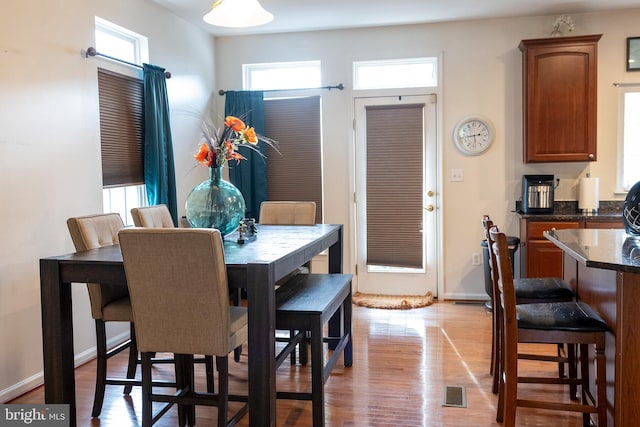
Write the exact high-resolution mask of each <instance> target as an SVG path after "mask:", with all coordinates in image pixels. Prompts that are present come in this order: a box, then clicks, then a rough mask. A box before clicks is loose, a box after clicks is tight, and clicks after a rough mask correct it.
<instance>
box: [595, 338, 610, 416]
mask: <svg viewBox="0 0 640 427" xmlns="http://www.w3.org/2000/svg"><path fill="white" fill-rule="evenodd" d="M604 347H605V336H604V334H599V336H598V337H597V338H596V351H595V353H596V394H597V398H596V399H597V401H598V403H597V405H598V427H607V406H608V405H607V370H606V369H607V366H606V364H607V362H606V359H605V355H604Z"/></svg>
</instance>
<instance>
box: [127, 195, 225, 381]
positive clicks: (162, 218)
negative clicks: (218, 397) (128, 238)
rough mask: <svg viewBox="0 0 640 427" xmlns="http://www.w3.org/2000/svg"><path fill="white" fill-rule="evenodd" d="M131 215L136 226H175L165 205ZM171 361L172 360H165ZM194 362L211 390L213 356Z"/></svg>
mask: <svg viewBox="0 0 640 427" xmlns="http://www.w3.org/2000/svg"><path fill="white" fill-rule="evenodd" d="M131 217H132V218H133V224H134V225H135V226H136V227H147V228H175V225H174V223H173V218H171V212H169V208H168V207H167V205H164V204H161V205H153V206H144V207H139V208H132V209H131ZM165 361H168V362H171V363H173V360H165ZM195 362H196V363H204V364H205V368H206V374H207V391H209V392H213V358H212V357H211V356H205V357H204V358H200V357H198V358H196V359H195Z"/></svg>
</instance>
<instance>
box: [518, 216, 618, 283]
mask: <svg viewBox="0 0 640 427" xmlns="http://www.w3.org/2000/svg"><path fill="white" fill-rule="evenodd" d="M570 228H624V225H623V223H622V220H621V219H619V220H614V219H611V218H605V219H600V220H599V219H597V218H588V219H587V218H578V217H575V218H573V219H571V220H564V221H563V220H555V219H554V220H550V219H544V218H541V219H536V218H530V217H529V218H521V219H520V240H521V247H520V277H563V260H562V250H561V249H560V248H558V247H557V246H556V245H554V244H553V243H551V242H550V241H549V240H547V239H546V238H545V237H544V235H543V232H545V231H548V230H552V229H556V230H563V229H570Z"/></svg>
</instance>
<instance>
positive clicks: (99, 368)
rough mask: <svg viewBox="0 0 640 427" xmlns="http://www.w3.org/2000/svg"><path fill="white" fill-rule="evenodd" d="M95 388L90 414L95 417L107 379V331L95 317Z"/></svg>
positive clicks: (102, 398) (97, 413) (100, 404)
mask: <svg viewBox="0 0 640 427" xmlns="http://www.w3.org/2000/svg"><path fill="white" fill-rule="evenodd" d="M96 352H97V355H96V389H95V392H94V395H93V409H92V410H91V416H92V417H93V418H97V417H99V416H100V412H102V403H103V401H104V392H105V387H106V385H107V384H106V380H107V333H106V330H105V325H104V322H103V321H102V320H99V319H96Z"/></svg>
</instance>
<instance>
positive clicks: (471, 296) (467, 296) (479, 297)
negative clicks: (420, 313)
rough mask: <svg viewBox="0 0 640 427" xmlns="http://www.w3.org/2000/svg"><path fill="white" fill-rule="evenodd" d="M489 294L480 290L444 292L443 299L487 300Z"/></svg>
mask: <svg viewBox="0 0 640 427" xmlns="http://www.w3.org/2000/svg"><path fill="white" fill-rule="evenodd" d="M489 299H490V298H489V295H487V294H486V293H484V292H482V293H479V294H467V293H464V294H458V293H445V295H444V300H445V301H489Z"/></svg>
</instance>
